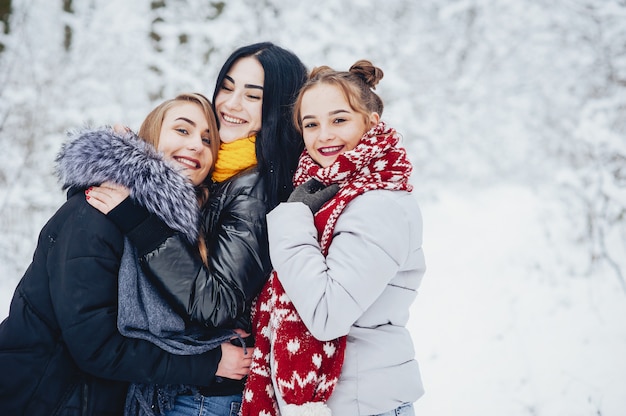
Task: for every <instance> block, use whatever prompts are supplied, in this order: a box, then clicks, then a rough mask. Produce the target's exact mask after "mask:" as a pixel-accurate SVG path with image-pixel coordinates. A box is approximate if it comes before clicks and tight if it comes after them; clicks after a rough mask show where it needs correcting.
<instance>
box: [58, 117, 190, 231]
mask: <svg viewBox="0 0 626 416" xmlns="http://www.w3.org/2000/svg"><path fill="white" fill-rule="evenodd" d="M68 136H69V138H70V139H69V140H68V141H67V142H66V143H64V144H63V145H62V146H61V150H60V151H59V153H58V155H57V157H56V159H55V161H56V174H57V176H58V177H59V179H60V181H61V182H62V184H63V189H67V188H69V187H76V188H87V187H89V186H92V185H98V184H101V183H102V182H105V181H112V182H116V183H119V184H121V185H124V186H126V187H127V188H129V189H130V196H131V198H132V199H134V200H135V201H137V202H138V203H139V204H140V205H142V206H144V207H145V208H146V209H147V210H148V211H149V212H151V213H153V214H155V215H157V216H158V217H159V218H160V219H161V220H162V221H163V222H165V223H166V224H167V225H168V226H169V227H170V228H172V229H173V230H176V231H179V232H181V233H183V234H184V235H185V237H187V239H189V240H190V241H195V240H196V238H197V236H198V224H199V222H198V221H199V217H200V214H199V212H200V210H199V207H198V204H197V202H196V201H197V200H196V193H195V190H194V187H193V185H192V184H191V183H190V182H189V181H188V180H187V178H186V177H184V176H183V175H181V174H179V173H178V172H176V170H175V169H174V168H173V167H172V166H170V165H169V164H168V163H167V162H166V161H164V160H163V157H162V155H161V154H160V153H159V152H157V151H156V150H155V149H154V148H153V147H152V146H151V145H149V144H148V143H146V142H144V141H143V140H141V139H139V138H138V137H137V136H136V135H134V134H133V133H128V134H124V135H118V134H117V133H115V132H113V130H112V129H110V128H101V129H95V130H92V129H84V130H78V131H70V132H69V133H68Z"/></svg>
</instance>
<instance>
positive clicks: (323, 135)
mask: <svg viewBox="0 0 626 416" xmlns="http://www.w3.org/2000/svg"><path fill="white" fill-rule="evenodd" d="M334 138H335V133H334V132H333V129H332V127H331V126H329V125H326V124H321V125H320V135H319V139H320V140H321V141H324V142H328V141H331V140H333V139H334Z"/></svg>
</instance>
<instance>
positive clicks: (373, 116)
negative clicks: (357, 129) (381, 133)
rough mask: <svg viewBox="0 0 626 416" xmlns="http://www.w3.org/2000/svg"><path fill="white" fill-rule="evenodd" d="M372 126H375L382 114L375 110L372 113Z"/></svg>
mask: <svg viewBox="0 0 626 416" xmlns="http://www.w3.org/2000/svg"><path fill="white" fill-rule="evenodd" d="M369 119H370V128H372V127H374V126H375V125H377V124H378V122H379V121H380V114H378V113H376V112H373V113H371V114H370V117H369Z"/></svg>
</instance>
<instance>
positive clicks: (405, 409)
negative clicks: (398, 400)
mask: <svg viewBox="0 0 626 416" xmlns="http://www.w3.org/2000/svg"><path fill="white" fill-rule="evenodd" d="M375 416H415V411H414V410H413V403H405V404H403V405H402V406H399V407H396V408H395V409H393V410H390V411H389V412H386V413H381V414H379V415H375Z"/></svg>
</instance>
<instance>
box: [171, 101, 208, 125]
mask: <svg viewBox="0 0 626 416" xmlns="http://www.w3.org/2000/svg"><path fill="white" fill-rule="evenodd" d="M180 117H184V118H188V119H191V120H192V121H195V122H196V123H197V122H198V121H201V120H206V115H205V114H204V110H203V109H202V107H201V106H200V105H199V104H197V103H194V102H189V101H181V102H177V103H174V105H173V106H172V107H170V108H169V109H168V110H167V111H166V112H165V116H164V121H173V120H176V119H178V118H180Z"/></svg>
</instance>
